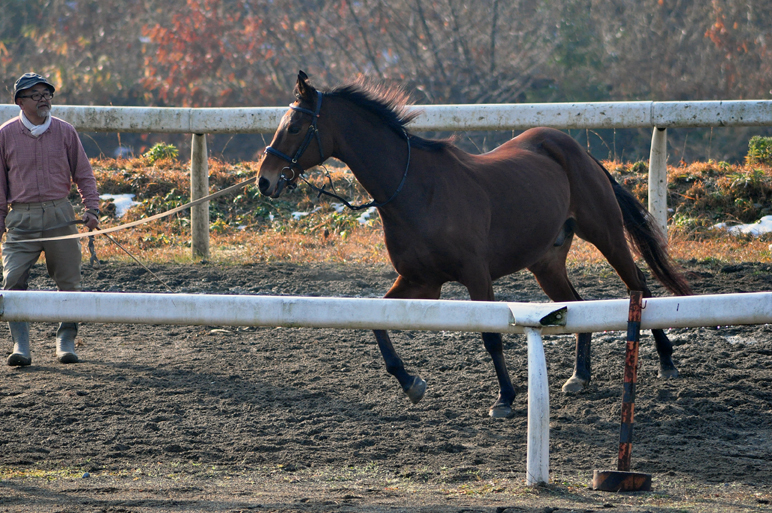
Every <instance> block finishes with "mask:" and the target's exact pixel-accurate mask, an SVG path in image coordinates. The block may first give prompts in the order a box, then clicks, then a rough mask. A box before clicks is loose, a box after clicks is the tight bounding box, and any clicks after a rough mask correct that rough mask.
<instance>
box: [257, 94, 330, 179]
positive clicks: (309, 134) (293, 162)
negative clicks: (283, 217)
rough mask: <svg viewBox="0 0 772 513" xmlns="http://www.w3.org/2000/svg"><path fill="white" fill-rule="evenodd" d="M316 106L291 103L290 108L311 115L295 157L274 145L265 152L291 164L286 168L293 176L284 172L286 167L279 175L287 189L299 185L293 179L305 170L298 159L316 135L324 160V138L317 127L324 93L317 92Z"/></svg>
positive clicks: (320, 153) (320, 154)
mask: <svg viewBox="0 0 772 513" xmlns="http://www.w3.org/2000/svg"><path fill="white" fill-rule="evenodd" d="M316 98H317V100H316V108H315V109H314V110H309V109H304V108H303V107H299V106H297V105H295V104H294V103H291V104H290V109H292V110H296V111H298V112H304V113H306V114H310V115H311V124H310V125H308V131H306V137H305V139H303V144H301V145H300V148H298V151H296V152H295V156H294V157H290V156H289V155H287V154H286V153H283V152H281V151H279V150H277V149H276V148H274V147H272V146H266V148H265V153H267V154H270V155H274V156H276V157H279V158H280V159H282V160H286V161H287V162H289V166H288V167H285V168H284V169H289V170H290V171H292V176H291V177H289V178H287V176H286V175H285V174H284V169H282V173H281V176H280V177H279V180H281V181H283V182H284V184H285V185H286V186H287V189H290V190H292V189H294V188H295V187H297V185H296V184H295V182H294V181H293V180H294V179H295V177H296V176H302V175H303V173H304V172H305V170H304V169H303V168H302V167H300V165H298V160H300V157H302V156H303V153H305V151H306V149H307V148H308V145H309V144H311V139H313V137H314V136H316V145H317V146H318V147H319V157H320V158H321V159H322V162H324V153H323V152H322V138H321V136H320V135H319V129H317V128H316V122H317V120H318V119H319V111H321V110H322V93H317V95H316ZM295 168H297V169H298V170H299V171H298V173H297V175H296V174H295Z"/></svg>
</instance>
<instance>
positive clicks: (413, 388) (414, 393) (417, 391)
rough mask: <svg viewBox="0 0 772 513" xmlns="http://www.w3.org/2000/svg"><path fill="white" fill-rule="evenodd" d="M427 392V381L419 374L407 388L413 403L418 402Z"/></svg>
mask: <svg viewBox="0 0 772 513" xmlns="http://www.w3.org/2000/svg"><path fill="white" fill-rule="evenodd" d="M425 392H426V381H424V380H422V379H421V378H419V377H418V376H415V377H414V378H413V384H412V385H410V388H408V389H407V390H405V393H406V394H407V396H408V398H409V399H410V402H412V403H413V404H418V402H419V401H420V400H421V399H423V398H424V393H425Z"/></svg>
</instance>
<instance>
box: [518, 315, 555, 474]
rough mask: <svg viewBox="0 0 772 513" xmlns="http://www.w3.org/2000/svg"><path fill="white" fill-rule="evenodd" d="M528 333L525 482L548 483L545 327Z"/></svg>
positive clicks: (548, 446) (548, 432) (548, 413)
mask: <svg viewBox="0 0 772 513" xmlns="http://www.w3.org/2000/svg"><path fill="white" fill-rule="evenodd" d="M523 329H524V330H525V333H526V335H527V336H528V449H527V455H526V474H525V483H526V484H527V485H529V486H532V485H538V484H542V483H548V482H549V477H550V390H549V382H548V380H547V361H546V359H545V358H544V344H543V342H542V338H541V330H540V329H537V328H529V327H525V328H523Z"/></svg>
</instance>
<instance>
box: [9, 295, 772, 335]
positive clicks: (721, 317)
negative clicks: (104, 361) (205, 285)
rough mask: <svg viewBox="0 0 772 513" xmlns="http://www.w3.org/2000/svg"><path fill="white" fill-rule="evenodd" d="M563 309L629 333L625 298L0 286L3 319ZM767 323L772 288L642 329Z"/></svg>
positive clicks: (495, 314)
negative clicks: (518, 299)
mask: <svg viewBox="0 0 772 513" xmlns="http://www.w3.org/2000/svg"><path fill="white" fill-rule="evenodd" d="M562 308H567V316H566V318H565V325H564V326H544V327H543V330H542V332H543V333H544V334H550V333H553V334H554V333H584V332H597V331H607V330H626V329H627V317H628V308H629V301H628V300H627V299H613V300H601V301H583V302H576V303H505V302H479V301H448V300H439V301H429V300H406V299H369V298H333V297H301V296H244V295H217V294H211V295H210V294H139V293H110V292H49V291H13V290H4V291H2V305H0V312H1V313H0V320H4V321H24V320H27V321H46V322H55V321H61V320H62V319H66V320H72V321H83V322H99V323H129V324H182V325H221V326H286V327H316V328H346V329H401V330H431V331H440V330H446V331H476V332H482V331H487V332H500V333H523V332H524V327H527V326H530V327H539V328H540V327H541V326H540V325H539V322H538V320H539V319H540V318H542V317H544V316H545V315H547V314H549V313H554V312H558V311H560V310H561V309H562ZM766 323H772V292H757V293H749V294H717V295H704V296H688V297H665V298H650V299H646V300H644V309H643V313H642V318H641V328H642V329H651V328H685V327H698V326H721V325H734V324H766Z"/></svg>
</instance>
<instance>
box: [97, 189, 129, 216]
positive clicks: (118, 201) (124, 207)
mask: <svg viewBox="0 0 772 513" xmlns="http://www.w3.org/2000/svg"><path fill="white" fill-rule="evenodd" d="M99 199H101V200H103V201H107V200H109V199H111V200H113V203H114V204H115V217H123V214H125V213H126V212H127V211H128V210H129V209H130V208H131V207H133V206H134V205H139V202H137V201H134V195H133V194H102V195H100V196H99Z"/></svg>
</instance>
